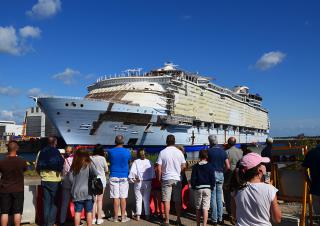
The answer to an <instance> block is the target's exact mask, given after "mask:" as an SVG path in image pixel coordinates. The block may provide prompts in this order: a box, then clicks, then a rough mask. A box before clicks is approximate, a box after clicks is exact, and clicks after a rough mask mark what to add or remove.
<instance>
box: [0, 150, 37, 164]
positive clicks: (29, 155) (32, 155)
mask: <svg viewBox="0 0 320 226" xmlns="http://www.w3.org/2000/svg"><path fill="white" fill-rule="evenodd" d="M6 155H7V154H6V153H0V159H3V158H4V157H5V156H6ZM17 155H18V156H19V157H21V158H23V159H24V160H26V161H27V162H34V161H36V158H37V153H36V152H20V153H18V154H17Z"/></svg>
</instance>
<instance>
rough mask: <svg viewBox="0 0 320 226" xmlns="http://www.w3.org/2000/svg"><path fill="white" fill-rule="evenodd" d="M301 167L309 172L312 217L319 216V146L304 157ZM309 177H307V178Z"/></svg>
mask: <svg viewBox="0 0 320 226" xmlns="http://www.w3.org/2000/svg"><path fill="white" fill-rule="evenodd" d="M302 166H303V167H305V168H306V169H309V170H310V176H311V177H310V193H311V194H312V205H313V215H314V216H319V215H320V145H318V146H317V147H316V148H314V149H311V150H310V151H309V152H308V153H307V154H306V156H305V158H304V161H303V164H302ZM308 177H309V176H308Z"/></svg>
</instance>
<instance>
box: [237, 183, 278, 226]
mask: <svg viewBox="0 0 320 226" xmlns="http://www.w3.org/2000/svg"><path fill="white" fill-rule="evenodd" d="M277 191H278V189H276V188H275V187H274V186H272V185H270V184H266V183H248V185H247V187H245V188H244V189H242V190H240V191H238V192H237V194H236V196H235V202H236V207H237V209H236V213H237V226H252V225H257V226H271V222H270V207H271V202H272V201H273V200H274V198H275V196H276V193H277Z"/></svg>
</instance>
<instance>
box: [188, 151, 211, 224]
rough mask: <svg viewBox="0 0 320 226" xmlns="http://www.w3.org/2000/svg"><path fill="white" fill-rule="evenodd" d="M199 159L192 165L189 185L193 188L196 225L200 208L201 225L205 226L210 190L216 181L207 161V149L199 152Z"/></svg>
mask: <svg viewBox="0 0 320 226" xmlns="http://www.w3.org/2000/svg"><path fill="white" fill-rule="evenodd" d="M199 160H200V162H198V163H197V164H196V165H194V166H193V167H192V173H191V187H192V189H193V190H194V199H195V206H196V215H197V226H200V221H201V210H202V212H203V213H202V216H203V226H206V225H207V221H208V211H209V209H210V199H211V190H213V189H214V186H215V183H216V181H215V177H214V170H213V168H212V165H211V164H210V163H208V150H201V151H200V152H199Z"/></svg>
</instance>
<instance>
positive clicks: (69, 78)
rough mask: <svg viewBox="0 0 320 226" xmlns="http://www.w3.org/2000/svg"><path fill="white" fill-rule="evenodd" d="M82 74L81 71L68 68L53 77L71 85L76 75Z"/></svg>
mask: <svg viewBox="0 0 320 226" xmlns="http://www.w3.org/2000/svg"><path fill="white" fill-rule="evenodd" d="M77 75H80V72H79V71H76V70H73V69H71V68H66V69H65V70H64V71H63V72H60V73H57V74H55V75H53V76H52V78H54V79H57V80H60V81H62V82H63V83H64V84H66V85H69V84H72V83H74V82H75V76H77Z"/></svg>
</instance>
